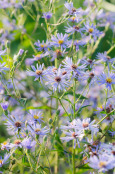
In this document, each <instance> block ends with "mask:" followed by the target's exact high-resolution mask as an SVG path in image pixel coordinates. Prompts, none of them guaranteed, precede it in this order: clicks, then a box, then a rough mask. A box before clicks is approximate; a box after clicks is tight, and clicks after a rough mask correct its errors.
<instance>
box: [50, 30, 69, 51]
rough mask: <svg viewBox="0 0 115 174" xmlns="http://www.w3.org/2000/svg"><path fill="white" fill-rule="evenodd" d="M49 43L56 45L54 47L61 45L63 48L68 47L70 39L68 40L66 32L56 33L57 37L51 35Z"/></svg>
mask: <svg viewBox="0 0 115 174" xmlns="http://www.w3.org/2000/svg"><path fill="white" fill-rule="evenodd" d="M51 40H52V42H51V45H52V46H56V47H61V50H62V49H65V48H67V47H70V44H71V41H69V40H68V35H67V34H64V35H63V34H62V33H61V34H59V33H57V37H55V36H52V37H51Z"/></svg>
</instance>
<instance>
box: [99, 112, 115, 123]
mask: <svg viewBox="0 0 115 174" xmlns="http://www.w3.org/2000/svg"><path fill="white" fill-rule="evenodd" d="M114 111H115V109H114V110H112V111H111V112H110V113H108V114H107V115H106V116H105V117H103V118H102V119H101V120H100V121H99V122H98V123H97V124H100V123H101V122H102V121H103V120H105V119H106V118H107V117H108V116H109V115H110V114H111V113H113V112H114Z"/></svg>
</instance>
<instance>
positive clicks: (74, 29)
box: [65, 24, 84, 36]
mask: <svg viewBox="0 0 115 174" xmlns="http://www.w3.org/2000/svg"><path fill="white" fill-rule="evenodd" d="M65 28H66V29H65V31H66V33H70V34H73V33H75V32H76V33H80V34H81V35H82V36H83V34H82V31H84V28H81V27H80V26H78V25H73V26H70V25H69V24H68V26H67V27H65Z"/></svg>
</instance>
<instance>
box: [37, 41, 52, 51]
mask: <svg viewBox="0 0 115 174" xmlns="http://www.w3.org/2000/svg"><path fill="white" fill-rule="evenodd" d="M34 45H36V46H37V48H36V49H37V50H38V51H43V52H44V51H47V50H48V48H50V47H51V45H50V42H49V41H48V40H47V41H46V43H45V42H44V41H42V43H41V42H40V41H39V40H38V41H37V42H35V44H34Z"/></svg>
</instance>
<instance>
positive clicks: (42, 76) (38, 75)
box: [27, 64, 47, 83]
mask: <svg viewBox="0 0 115 174" xmlns="http://www.w3.org/2000/svg"><path fill="white" fill-rule="evenodd" d="M43 67H44V64H42V65H40V66H38V64H37V68H35V66H33V65H31V68H32V70H33V71H31V70H29V69H28V70H27V74H28V75H29V76H34V77H35V79H34V81H36V80H38V79H39V80H40V82H41V83H43V81H44V80H46V74H47V72H46V70H43Z"/></svg>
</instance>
